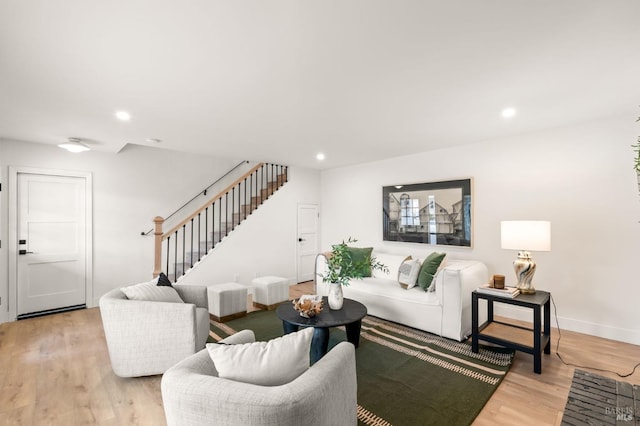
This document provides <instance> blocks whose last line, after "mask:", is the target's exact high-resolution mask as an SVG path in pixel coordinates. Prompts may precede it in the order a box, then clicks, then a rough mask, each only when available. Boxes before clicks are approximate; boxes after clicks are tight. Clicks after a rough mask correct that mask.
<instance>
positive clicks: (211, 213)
mask: <svg viewBox="0 0 640 426" xmlns="http://www.w3.org/2000/svg"><path fill="white" fill-rule="evenodd" d="M287 176H288V167H287V166H282V165H277V164H271V163H258V164H256V165H255V166H254V167H253V168H252V169H251V170H249V171H247V172H246V173H245V174H243V175H242V176H240V177H239V178H237V179H236V180H235V181H234V182H233V183H231V184H229V185H228V186H227V187H226V188H225V189H223V190H222V191H220V192H218V193H217V194H216V195H215V196H213V197H211V198H210V199H209V200H208V201H207V202H206V203H205V204H203V205H202V206H201V207H200V208H198V209H197V210H195V211H194V212H193V213H192V214H191V215H189V216H188V217H186V218H184V219H183V220H182V221H181V222H180V223H178V224H177V225H175V226H174V227H173V228H171V229H170V230H169V231H167V232H163V230H162V225H163V223H164V221H165V220H164V219H163V218H162V217H159V216H158V217H156V218H154V223H155V228H154V231H155V232H154V234H153V235H154V236H155V242H154V251H155V253H154V254H155V255H154V270H153V276H154V277H155V276H157V275H158V274H159V273H160V272H161V271H162V265H161V261H162V258H163V256H162V252H163V250H162V246H163V242H166V269H165V271H166V273H167V274H169V272H170V270H173V279H174V281H177V280H178V275H179V274H180V275H184V273H185V271H186V269H188V268H192V267H193V266H194V265H195V264H197V263H198V262H199V261H200V260H201V259H202V255H203V254H204V255H206V254H207V253H208V252H209V250H212V249H213V248H214V247H215V245H216V244H217V243H220V242H222V239H223V238H225V237H226V236H227V235H229V231H233V230H234V229H235V227H236V226H238V225H240V223H241V222H242V221H243V220H245V219H247V215H250V214H251V212H252V211H254V210H255V209H257V208H258V207H259V206H260V205H262V203H263V202H264V200H266V199H268V198H269V197H270V196H271V195H272V194H273V193H274V192H275V191H277V190H278V189H279V188H280V187H281V186H282V185H284V184H285V183H286V182H287V181H288V178H287ZM243 201H244V203H243ZM223 206H224V208H223ZM229 220H230V221H231V222H229ZM223 224H224V226H223ZM216 225H218V226H217V230H216ZM209 230H211V234H209ZM187 233H189V234H190V236H189V237H187ZM209 236H210V237H209ZM174 237H175V238H174ZM180 237H181V238H180ZM209 238H210V239H209ZM203 239H204V241H203ZM180 240H181V241H180ZM216 240H217V241H216ZM172 244H173V245H172ZM179 252H181V257H180V258H178V254H179ZM179 260H180V261H181V262H180V263H179ZM171 263H173V268H171V267H170V264H171ZM178 265H181V268H182V269H181V270H179V269H178ZM179 271H180V272H179Z"/></svg>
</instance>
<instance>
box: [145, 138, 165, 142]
mask: <svg viewBox="0 0 640 426" xmlns="http://www.w3.org/2000/svg"><path fill="white" fill-rule="evenodd" d="M147 142H149V143H161V142H162V139H158V138H147Z"/></svg>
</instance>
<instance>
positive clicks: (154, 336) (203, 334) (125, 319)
mask: <svg viewBox="0 0 640 426" xmlns="http://www.w3.org/2000/svg"><path fill="white" fill-rule="evenodd" d="M174 288H175V290H176V291H177V292H178V295H179V296H180V298H181V299H182V300H183V301H184V303H168V302H155V301H147V300H129V299H127V297H126V296H125V294H124V293H123V292H122V291H121V290H120V289H114V290H111V291H110V292H108V293H106V294H105V295H104V296H102V297H101V298H100V314H101V316H102V325H103V327H104V336H105V338H106V341H107V347H108V349H109V357H110V359H111V367H112V368H113V371H114V373H115V374H116V375H118V376H120V377H139V376H151V375H155V374H162V373H164V372H165V371H166V370H167V369H168V368H169V367H171V366H172V365H174V364H176V363H177V362H179V361H182V360H183V359H185V358H187V357H188V356H189V355H193V354H194V353H196V352H198V351H199V350H201V349H203V348H204V347H205V343H206V342H207V336H208V335H209V327H210V325H209V309H208V303H209V302H208V298H207V288H206V287H204V286H195V285H176V286H174Z"/></svg>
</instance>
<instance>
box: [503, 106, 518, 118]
mask: <svg viewBox="0 0 640 426" xmlns="http://www.w3.org/2000/svg"><path fill="white" fill-rule="evenodd" d="M501 114H502V116H503V117H504V118H511V117H513V116H514V115H516V109H515V108H505V109H503V110H502V113H501Z"/></svg>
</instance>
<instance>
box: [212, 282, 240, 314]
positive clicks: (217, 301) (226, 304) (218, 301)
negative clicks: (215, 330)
mask: <svg viewBox="0 0 640 426" xmlns="http://www.w3.org/2000/svg"><path fill="white" fill-rule="evenodd" d="M207 295H208V296H209V316H210V317H211V318H212V319H213V320H214V321H218V322H225V321H230V320H232V319H235V318H240V317H244V316H246V315H247V287H245V286H243V285H240V284H237V283H225V284H216V285H210V286H208V287H207Z"/></svg>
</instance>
